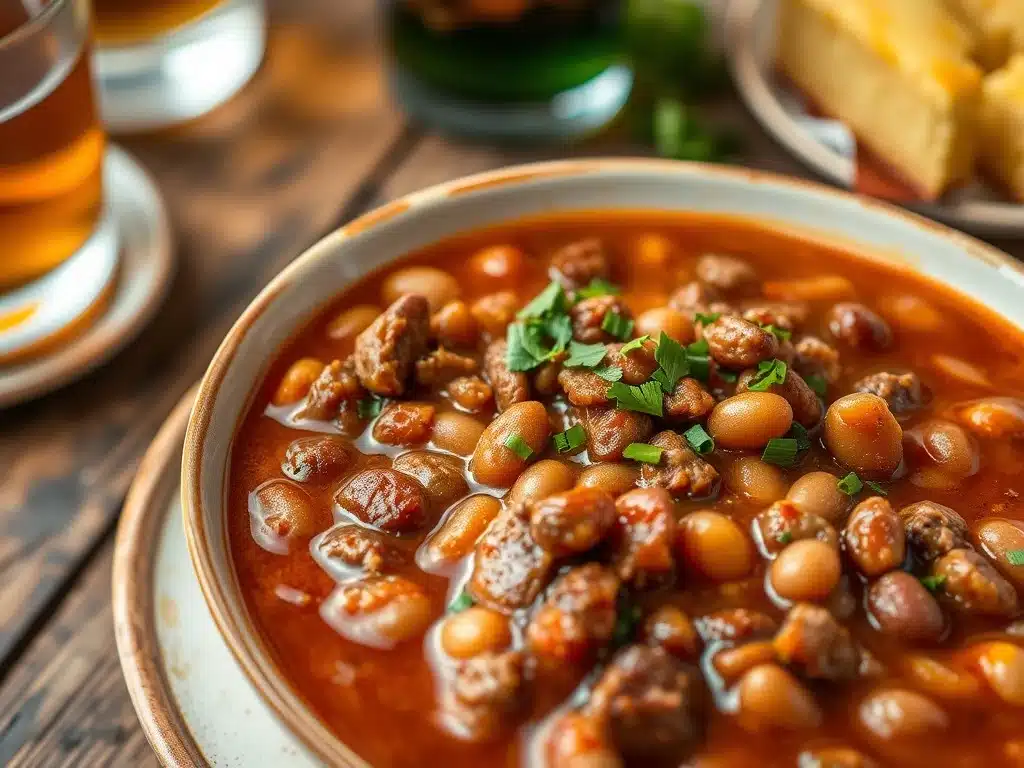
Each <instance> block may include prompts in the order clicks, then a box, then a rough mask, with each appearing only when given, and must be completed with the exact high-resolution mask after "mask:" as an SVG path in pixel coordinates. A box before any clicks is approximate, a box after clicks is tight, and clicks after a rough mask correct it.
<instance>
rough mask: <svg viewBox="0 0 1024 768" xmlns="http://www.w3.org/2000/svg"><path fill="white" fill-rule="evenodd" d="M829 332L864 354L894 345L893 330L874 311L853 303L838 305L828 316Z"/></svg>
mask: <svg viewBox="0 0 1024 768" xmlns="http://www.w3.org/2000/svg"><path fill="white" fill-rule="evenodd" d="M826 321H827V322H828V330H829V332H830V333H831V334H832V335H833V336H835V337H836V338H837V339H839V340H840V341H842V342H843V343H844V344H846V345H848V346H850V347H853V348H854V349H857V350H861V351H863V352H880V351H881V350H883V349H886V348H887V347H889V346H890V345H891V344H892V329H891V328H889V324H888V323H887V322H885V320H883V319H882V317H881V316H880V315H878V314H877V313H876V312H874V311H873V310H871V309H869V308H868V307H866V306H864V305H863V304H858V303H856V302H852V301H844V302H840V303H839V304H836V305H835V306H834V307H832V309H830V310H829V311H828V314H827V316H826Z"/></svg>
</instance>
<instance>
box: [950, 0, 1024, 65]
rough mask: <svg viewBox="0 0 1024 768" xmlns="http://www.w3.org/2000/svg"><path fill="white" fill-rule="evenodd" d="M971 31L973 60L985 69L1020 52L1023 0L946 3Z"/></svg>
mask: <svg viewBox="0 0 1024 768" xmlns="http://www.w3.org/2000/svg"><path fill="white" fill-rule="evenodd" d="M946 4H947V5H948V6H949V8H951V9H952V10H953V11H954V13H955V14H956V15H957V16H958V17H959V18H960V19H961V20H963V21H964V22H965V23H966V24H967V25H968V26H969V27H970V28H971V29H972V30H973V31H974V32H975V36H976V38H977V48H976V50H975V58H977V59H978V61H980V62H981V63H982V64H983V65H984V66H985V67H987V68H988V69H995V68H996V67H999V66H1002V65H1003V64H1004V63H1005V62H1006V60H1007V59H1008V58H1009V57H1010V56H1012V55H1013V54H1014V53H1015V52H1021V51H1024V0H946Z"/></svg>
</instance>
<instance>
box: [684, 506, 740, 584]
mask: <svg viewBox="0 0 1024 768" xmlns="http://www.w3.org/2000/svg"><path fill="white" fill-rule="evenodd" d="M677 547H678V550H679V556H680V557H681V558H682V561H683V562H684V563H685V564H686V565H687V566H688V567H689V568H690V569H691V570H693V571H696V572H697V573H699V574H701V575H702V576H704V577H705V578H708V579H711V580H712V581H735V580H736V579H741V578H743V577H744V576H746V575H747V574H748V573H750V571H751V569H752V568H753V566H754V548H753V546H752V545H751V542H750V539H749V538H748V537H747V534H746V533H744V531H743V529H742V528H740V527H739V526H738V525H737V524H736V523H734V522H733V521H732V520H731V519H730V518H728V517H726V516H725V515H723V514H720V513H718V512H707V511H701V512H693V513H691V514H689V515H686V517H684V518H683V519H682V520H680V521H679V533H678V534H677Z"/></svg>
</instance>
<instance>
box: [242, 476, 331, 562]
mask: <svg viewBox="0 0 1024 768" xmlns="http://www.w3.org/2000/svg"><path fill="white" fill-rule="evenodd" d="M330 524H331V514H330V512H329V511H328V510H326V509H321V508H318V507H317V505H316V504H315V503H314V501H313V499H312V497H311V496H310V495H309V494H308V493H306V492H305V491H304V490H302V488H300V487H299V486H298V485H296V484H295V483H293V482H292V481H290V480H284V479H277V480H268V481H267V482H265V483H263V484H262V485H260V486H258V487H257V488H256V489H255V490H254V491H253V492H252V493H250V494H249V528H250V531H251V532H252V537H253V539H254V540H255V541H256V543H257V544H259V545H260V546H261V547H263V549H265V550H267V551H268V552H273V553H274V554H275V555H286V554H288V552H290V551H291V550H292V548H293V547H294V546H295V545H296V544H297V543H301V542H304V541H306V540H307V539H309V538H310V537H312V536H313V535H314V534H316V533H318V532H319V531H322V530H324V529H326V528H327V527H328V526H329V525H330Z"/></svg>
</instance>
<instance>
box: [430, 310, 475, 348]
mask: <svg viewBox="0 0 1024 768" xmlns="http://www.w3.org/2000/svg"><path fill="white" fill-rule="evenodd" d="M430 332H431V334H433V336H434V338H436V339H437V340H438V342H439V343H440V344H441V345H443V346H446V347H454V348H456V349H457V348H459V347H472V346H473V345H474V344H476V341H477V335H478V334H479V332H480V329H479V328H478V326H477V324H476V318H474V317H473V313H472V312H470V310H469V305H468V304H466V302H464V301H449V302H448V303H447V304H445V305H444V306H443V307H441V308H440V309H439V310H438V311H437V312H435V313H434V314H433V315H431V317H430Z"/></svg>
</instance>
